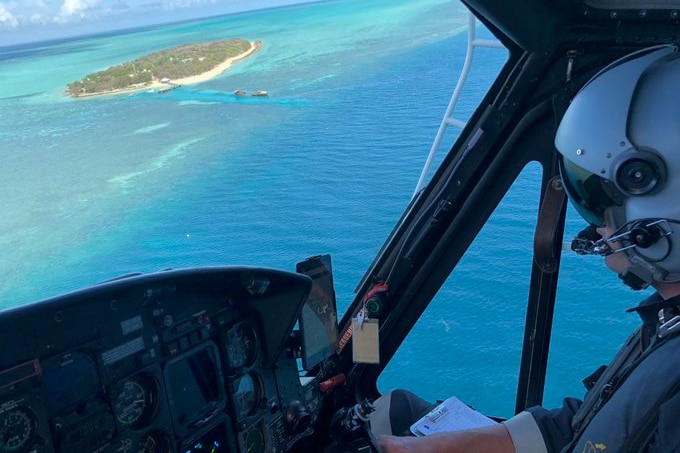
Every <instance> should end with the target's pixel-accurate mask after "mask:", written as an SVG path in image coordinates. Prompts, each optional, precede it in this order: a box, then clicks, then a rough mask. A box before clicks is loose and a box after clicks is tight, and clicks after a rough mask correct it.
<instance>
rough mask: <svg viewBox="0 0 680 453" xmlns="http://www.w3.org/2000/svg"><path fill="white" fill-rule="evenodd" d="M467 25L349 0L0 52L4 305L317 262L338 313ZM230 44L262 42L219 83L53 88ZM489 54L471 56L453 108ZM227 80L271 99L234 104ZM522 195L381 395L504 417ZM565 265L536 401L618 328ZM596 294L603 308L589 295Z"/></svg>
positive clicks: (595, 360) (453, 71) (384, 219)
mask: <svg viewBox="0 0 680 453" xmlns="http://www.w3.org/2000/svg"><path fill="white" fill-rule="evenodd" d="M466 21H467V13H466V12H465V10H464V9H463V8H462V7H461V6H460V5H458V4H457V3H455V2H450V1H446V0H423V1H418V2H412V1H406V0H345V1H337V2H324V3H319V4H308V5H302V6H295V7H288V8H280V9H274V10H266V11H258V12H252V13H244V14H238V15H232V16H222V17H215V18H210V19H205V20H200V21H192V22H185V23H179V24H172V25H166V26H158V27H151V28H146V29H144V30H138V31H130V32H127V33H120V34H111V35H107V36H99V37H86V38H82V39H75V40H68V41H63V42H58V43H51V44H43V45H31V46H23V47H21V46H19V47H11V48H6V49H0V118H2V121H1V122H0V181H1V182H0V199H1V200H2V216H0V252H1V253H2V257H3V259H2V260H0V276H2V277H1V278H0V308H2V307H9V306H15V305H21V304H25V303H28V302H31V301H33V300H38V299H42V298H45V297H49V296H52V295H56V294H58V293H61V292H65V291H71V290H74V289H77V288H80V287H82V286H85V285H89V284H92V283H95V282H98V281H102V280H105V279H109V278H112V277H115V276H118V275H123V274H127V273H130V272H152V271H156V270H160V269H165V268H170V267H173V268H178V267H186V266H195V265H215V264H249V265H262V266H272V267H277V268H283V269H289V270H292V269H294V265H295V262H297V261H299V260H301V259H303V258H305V257H307V256H310V255H314V254H319V253H331V254H332V256H333V262H334V267H335V270H336V284H337V293H338V304H339V307H340V309H341V310H342V309H344V308H345V307H346V306H347V305H348V304H349V302H350V301H351V299H352V297H353V290H354V287H355V286H356V284H357V282H358V281H359V280H360V278H361V277H362V275H363V273H364V272H365V270H366V268H367V267H368V266H369V264H370V263H371V261H372V259H373V257H374V255H375V253H376V252H377V251H378V250H379V248H380V247H381V245H382V244H383V241H384V240H385V238H386V237H387V235H388V234H389V232H390V231H391V229H392V227H393V225H394V223H395V222H396V221H397V219H398V218H399V217H400V215H401V212H402V211H403V209H404V207H405V206H406V204H407V203H408V201H409V199H410V197H411V194H412V193H413V189H414V187H415V184H416V182H417V180H418V177H419V174H420V169H421V167H422V165H423V163H424V161H425V158H426V155H427V152H428V151H429V148H430V145H431V143H432V140H433V139H434V136H435V134H436V130H437V127H438V125H439V123H440V121H441V117H442V115H443V113H444V111H445V109H446V105H447V103H448V99H449V96H450V93H451V92H452V90H453V87H454V85H455V81H456V79H457V77H458V71H459V70H460V68H461V66H462V61H463V56H464V52H465V35H464V33H462V31H463V28H464V26H465V25H466ZM229 37H243V38H246V39H250V40H261V41H262V42H263V44H264V46H263V49H262V50H261V51H260V52H258V53H257V54H255V55H254V56H253V57H251V58H249V59H247V60H245V61H243V62H240V63H239V64H237V65H236V66H234V67H233V68H232V69H231V70H229V71H228V72H227V73H225V74H223V75H222V76H220V77H218V78H215V79H213V80H211V81H208V82H205V83H202V84H198V85H193V86H185V87H182V88H180V89H177V90H174V91H172V92H169V93H165V94H152V93H137V94H135V95H124V96H118V97H102V98H91V99H78V100H74V99H70V98H67V97H65V96H64V88H65V86H66V84H67V83H69V82H71V81H74V80H77V79H80V78H81V77H83V76H84V75H85V74H88V73H90V72H93V71H96V70H100V69H104V68H106V67H108V66H110V65H113V64H116V63H120V62H122V61H127V60H131V59H134V58H137V57H139V56H141V55H143V54H146V53H149V52H152V51H156V50H160V49H164V48H168V47H172V46H175V45H179V44H184V43H187V42H193V41H207V40H213V39H222V38H229ZM504 57H505V54H504V52H502V51H498V50H484V51H482V52H481V53H480V55H479V56H478V57H477V58H476V60H475V61H476V65H475V66H474V67H473V73H472V75H471V79H470V84H469V85H468V88H467V90H466V92H465V95H464V99H463V102H462V103H461V106H460V109H459V112H457V113H459V115H458V116H463V117H465V116H466V115H469V113H470V109H471V107H472V106H473V105H475V103H476V102H477V101H478V100H479V99H480V98H481V96H482V94H483V92H484V90H485V89H486V87H487V86H488V85H489V83H490V82H491V80H492V78H493V75H494V74H495V73H496V71H498V68H499V67H500V65H501V64H502V62H503V60H504ZM236 88H241V89H246V90H248V91H254V90H259V89H265V90H268V91H269V92H270V96H269V97H268V98H251V97H245V98H236V97H234V96H233V95H231V92H232V91H233V90H234V89H236ZM454 134H455V132H450V133H449V134H448V136H447V143H450V141H451V139H452V138H453V135H454ZM537 171H538V169H536V168H532V167H530V168H528V169H527V176H530V175H531V174H535V173H536V172H537ZM532 172H533V173H532ZM530 189H531V187H530V185H526V186H525V183H524V182H522V181H520V182H519V183H518V184H517V187H515V188H514V189H513V191H512V192H511V194H510V195H509V197H508V199H507V200H506V201H505V202H504V204H503V206H502V207H501V208H500V209H499V211H498V212H497V213H496V214H494V217H493V220H492V225H491V226H490V227H489V228H487V229H486V230H485V231H484V232H483V233H482V235H481V236H480V238H478V239H477V241H476V243H475V244H474V246H473V247H472V249H471V253H470V256H469V257H467V258H466V259H465V260H464V262H463V263H462V265H461V266H460V269H458V270H457V271H456V272H455V273H454V275H453V276H452V277H451V279H450V280H449V282H447V285H446V287H445V288H443V289H442V291H441V292H440V294H439V295H438V297H437V299H436V300H435V302H434V303H433V304H432V305H431V308H430V309H428V311H427V312H426V313H425V314H424V315H423V318H422V320H421V322H420V323H419V324H418V326H417V327H416V329H415V331H414V335H412V336H411V337H409V339H408V340H407V341H406V342H405V344H404V345H403V347H402V349H401V350H400V351H399V353H398V354H397V356H396V358H395V360H394V361H393V363H391V364H390V366H389V367H388V369H387V371H386V372H385V375H384V377H383V378H381V381H380V386H381V388H383V389H387V388H390V387H393V386H397V385H398V386H406V387H409V388H412V389H413V390H415V391H418V392H419V393H421V394H423V395H424V396H425V397H428V398H431V399H435V398H443V397H446V396H448V395H449V394H457V395H459V396H460V397H462V398H463V399H464V400H466V401H470V402H471V403H473V404H475V406H476V407H478V408H479V409H480V410H484V411H486V412H492V413H495V414H498V415H509V414H510V412H511V411H512V409H513V407H514V404H513V400H512V398H513V395H514V392H515V387H516V379H517V377H516V373H517V367H518V360H519V350H520V348H521V340H522V338H521V337H522V333H523V332H522V330H521V323H522V320H523V316H524V313H523V306H524V303H525V300H526V288H525V287H524V286H523V285H522V283H521V280H522V279H523V278H524V277H525V276H526V274H527V273H528V269H529V266H530V263H527V262H525V261H521V260H522V259H524V258H523V257H524V256H526V253H527V251H528V250H530V247H531V237H532V234H533V225H531V224H529V223H528V222H527V221H526V219H528V218H531V216H533V215H534V213H535V211H533V210H532V209H535V206H534V207H532V206H531V205H530V204H528V203H527V202H526V199H527V197H528V196H530V195H528V194H531V190H530ZM570 222H571V223H570V228H572V229H573V230H574V231H576V229H578V227H579V226H580V223H579V222H578V221H577V219H573V220H571V221H570ZM515 260H519V262H518V263H515V262H514V261H515ZM565 265H566V267H567V268H566V269H565V270H564V271H563V274H562V281H563V282H565V283H564V284H563V287H565V288H566V289H565V290H564V291H563V290H562V289H561V290H560V301H559V303H558V307H557V317H558V320H561V322H559V323H558V324H557V325H556V327H555V342H554V348H553V353H552V355H551V371H550V376H549V379H548V384H547V391H548V394H547V397H546V402H547V403H548V404H557V403H559V399H560V397H561V395H565V394H576V395H579V394H581V393H582V391H581V390H580V388H579V386H580V384H579V382H580V379H581V378H582V377H583V376H585V375H587V374H589V373H590V372H591V371H592V370H593V369H594V368H596V367H597V366H598V365H599V364H600V363H601V361H602V360H605V359H606V358H607V357H608V356H609V355H611V353H612V351H613V350H614V348H615V347H616V345H617V344H618V343H619V342H620V341H621V339H622V338H623V337H624V336H625V333H626V332H627V330H628V329H629V328H630V327H631V326H632V325H634V323H635V319H633V318H631V317H630V316H625V315H623V309H624V308H626V307H628V306H631V305H634V304H635V301H636V299H637V298H638V295H635V294H632V293H630V292H628V291H627V290H625V289H624V288H623V287H622V285H620V284H619V283H618V282H617V281H616V277H615V276H613V275H610V274H608V273H607V272H605V271H604V270H603V269H602V266H601V264H600V263H599V262H597V260H593V259H590V260H584V259H583V258H579V257H575V256H574V257H572V256H565ZM612 295H613V296H612ZM609 297H613V298H614V299H615V302H612V303H611V306H607V305H604V304H602V303H599V304H597V303H592V304H591V303H587V301H589V300H593V301H596V300H597V301H604V300H608V298H609ZM593 336H595V338H596V340H595V341H592V340H591V338H592V337H593ZM433 339H435V340H433ZM564 364H567V366H565V365H564ZM498 376H500V379H498ZM494 377H495V378H494ZM480 389H481V391H480Z"/></svg>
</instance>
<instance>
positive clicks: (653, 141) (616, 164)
mask: <svg viewBox="0 0 680 453" xmlns="http://www.w3.org/2000/svg"><path fill="white" fill-rule="evenodd" d="M679 88H680V54H678V52H677V48H676V47H674V46H657V47H653V48H649V49H644V50H641V51H638V52H635V53H632V54H630V55H628V56H626V57H623V58H621V59H619V60H617V61H616V62H614V63H612V64H611V65H609V66H607V67H606V68H605V69H603V70H602V71H600V72H599V73H598V74H596V75H595V76H594V77H593V78H592V79H591V80H590V81H589V82H588V83H586V85H584V87H583V88H582V89H581V90H580V91H579V92H578V94H577V95H576V96H575V97H574V99H573V100H572V102H571V104H570V106H569V108H568V109H567V111H566V112H565V114H564V116H563V118H562V121H561V122H560V125H559V127H558V130H557V134H556V137H555V146H556V148H557V150H558V152H559V153H560V154H561V155H562V159H563V160H564V162H565V163H564V165H562V177H563V180H564V181H565V187H566V189H567V193H568V194H569V195H570V199H571V201H572V202H574V204H575V205H577V209H578V210H579V212H580V213H581V215H583V216H584V218H586V219H587V220H588V221H590V222H591V223H593V221H592V220H591V219H592V218H597V217H598V216H599V218H600V219H602V218H603V216H602V213H603V212H604V210H605V209H608V210H609V215H608V216H607V224H608V225H609V226H611V227H613V228H614V229H615V230H619V229H623V230H624V231H625V230H628V231H630V230H632V229H633V227H640V226H642V227H643V228H644V227H645V225H647V224H649V223H652V222H653V221H655V220H658V219H664V220H667V221H668V223H664V229H663V231H662V233H663V234H662V239H661V240H659V241H658V242H656V243H654V244H652V245H651V246H650V245H647V244H645V246H644V247H643V246H635V247H632V248H631V249H629V250H628V251H626V253H627V254H628V255H629V258H631V261H632V262H633V263H635V264H636V265H637V267H639V265H642V267H646V269H647V270H646V271H645V272H644V274H646V275H645V276H641V278H644V280H646V281H648V282H649V281H650V280H657V281H680V89H679ZM593 180H596V181H597V184H594V183H593ZM586 181H587V183H584V182H586ZM570 187H571V191H570ZM600 191H601V192H602V193H598V194H595V192H600ZM575 193H576V194H578V196H575ZM603 194H604V195H603ZM603 200H604V201H603ZM591 212H595V215H593V216H592V217H590V216H589V215H588V214H590V213H591ZM676 222H677V223H676ZM672 229H676V230H678V231H677V232H675V233H673V232H672ZM669 231H671V232H669ZM673 242H675V244H673ZM673 245H675V247H673Z"/></svg>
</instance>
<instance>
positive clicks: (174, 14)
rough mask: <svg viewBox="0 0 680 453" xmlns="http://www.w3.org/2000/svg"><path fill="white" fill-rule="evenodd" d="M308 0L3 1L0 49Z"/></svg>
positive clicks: (0, 18) (0, 23)
mask: <svg viewBox="0 0 680 453" xmlns="http://www.w3.org/2000/svg"><path fill="white" fill-rule="evenodd" d="M308 1H309V0H0V47H3V46H7V45H14V44H20V43H26V42H35V41H44V40H49V39H58V38H64V37H71V36H78V35H84V34H92V33H99V32H105V31H111V30H116V29H123V28H130V27H139V26H144V25H152V24H158V23H164V22H173V21H179V20H185V19H194V18H198V17H207V16H213V15H218V14H229V13H235V12H239V11H248V10H254V9H262V8H270V7H275V6H283V5H290V4H294V3H305V2H308Z"/></svg>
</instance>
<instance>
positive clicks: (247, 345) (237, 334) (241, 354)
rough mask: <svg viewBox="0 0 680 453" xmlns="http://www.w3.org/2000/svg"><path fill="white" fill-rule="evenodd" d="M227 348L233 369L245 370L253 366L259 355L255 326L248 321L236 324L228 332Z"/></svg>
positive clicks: (230, 366) (235, 370) (237, 370)
mask: <svg viewBox="0 0 680 453" xmlns="http://www.w3.org/2000/svg"><path fill="white" fill-rule="evenodd" d="M226 349H227V355H228V358H229V368H230V369H231V370H232V371H234V372H235V373H237V372H244V371H247V370H249V369H250V368H252V367H253V365H255V362H256V361H257V357H258V356H259V342H258V339H257V334H256V333H255V328H254V327H253V326H252V325H251V324H250V323H248V322H241V323H239V324H236V325H235V326H234V327H232V328H231V329H230V330H229V331H228V332H227V345H226Z"/></svg>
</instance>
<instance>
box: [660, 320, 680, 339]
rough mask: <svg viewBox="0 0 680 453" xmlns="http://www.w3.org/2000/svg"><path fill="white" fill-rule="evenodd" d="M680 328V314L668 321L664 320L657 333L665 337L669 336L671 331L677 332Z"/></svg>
mask: <svg viewBox="0 0 680 453" xmlns="http://www.w3.org/2000/svg"><path fill="white" fill-rule="evenodd" d="M678 329H680V315H678V316H673V317H672V318H671V319H669V320H668V321H665V322H662V323H661V324H660V325H659V329H658V331H657V334H656V335H657V336H658V337H659V338H664V337H667V336H668V335H670V334H671V333H673V332H675V331H676V330H678Z"/></svg>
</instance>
